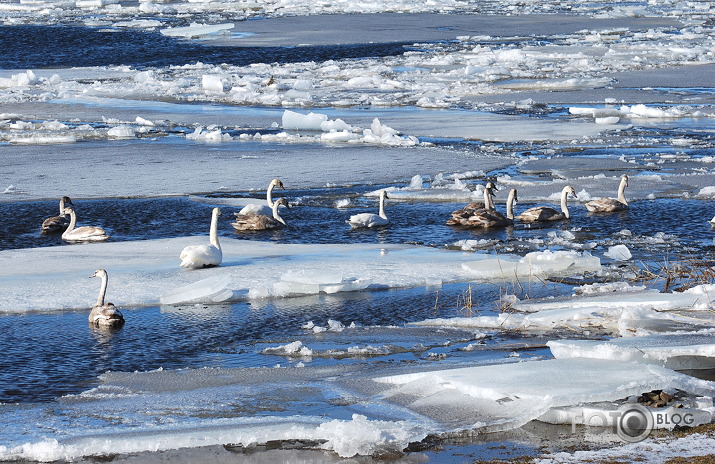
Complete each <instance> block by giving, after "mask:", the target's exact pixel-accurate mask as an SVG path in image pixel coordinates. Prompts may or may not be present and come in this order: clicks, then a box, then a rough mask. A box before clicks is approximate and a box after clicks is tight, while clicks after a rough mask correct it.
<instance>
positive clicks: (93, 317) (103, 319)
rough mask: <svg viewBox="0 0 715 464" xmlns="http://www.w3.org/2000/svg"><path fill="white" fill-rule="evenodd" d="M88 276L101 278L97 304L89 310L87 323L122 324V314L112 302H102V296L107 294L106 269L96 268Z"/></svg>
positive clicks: (109, 325) (117, 325) (111, 325)
mask: <svg viewBox="0 0 715 464" xmlns="http://www.w3.org/2000/svg"><path fill="white" fill-rule="evenodd" d="M89 277H90V278H92V277H99V278H101V279H102V286H101V287H100V289H99V296H98V297H97V304H96V305H94V306H93V307H92V310H91V311H90V312H89V323H90V324H92V325H94V326H100V327H120V326H121V325H122V324H124V316H122V313H121V312H120V311H119V310H118V309H117V308H116V306H114V304H112V303H109V302H107V303H105V302H104V296H105V295H106V294H107V271H105V270H104V269H97V270H96V271H95V272H94V274H92V275H91V276H89Z"/></svg>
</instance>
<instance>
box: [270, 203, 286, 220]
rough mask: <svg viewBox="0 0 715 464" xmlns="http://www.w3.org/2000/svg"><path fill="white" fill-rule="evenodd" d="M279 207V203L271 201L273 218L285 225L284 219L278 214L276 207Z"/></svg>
mask: <svg viewBox="0 0 715 464" xmlns="http://www.w3.org/2000/svg"><path fill="white" fill-rule="evenodd" d="M279 207H280V205H279V204H278V203H273V206H272V208H273V219H275V220H276V221H278V222H280V223H281V224H283V225H286V223H285V221H284V220H283V218H282V217H281V216H280V215H279V214H278V208H279Z"/></svg>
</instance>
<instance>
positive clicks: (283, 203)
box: [276, 198, 290, 208]
mask: <svg viewBox="0 0 715 464" xmlns="http://www.w3.org/2000/svg"><path fill="white" fill-rule="evenodd" d="M276 205H278V206H285V207H286V208H290V204H289V203H288V200H286V199H285V198H279V199H278V200H276Z"/></svg>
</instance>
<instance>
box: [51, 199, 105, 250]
mask: <svg viewBox="0 0 715 464" xmlns="http://www.w3.org/2000/svg"><path fill="white" fill-rule="evenodd" d="M64 213H65V214H69V216H70V223H69V225H68V226H67V230H65V231H64V232H63V233H62V240H66V241H68V242H101V241H104V240H107V239H108V238H109V235H107V233H106V232H105V231H104V229H102V228H101V227H95V226H82V227H78V228H76V229H75V225H76V223H77V215H76V214H75V212H74V208H73V207H71V206H65V209H64Z"/></svg>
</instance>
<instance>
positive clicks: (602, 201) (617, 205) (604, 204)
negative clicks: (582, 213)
mask: <svg viewBox="0 0 715 464" xmlns="http://www.w3.org/2000/svg"><path fill="white" fill-rule="evenodd" d="M626 187H628V176H626V175H623V176H622V177H621V183H620V184H619V185H618V198H599V199H598V200H593V201H589V202H588V203H586V204H585V206H586V209H587V210H589V211H590V212H592V213H610V212H613V211H622V210H624V209H628V208H629V206H628V202H627V201H626V196H625V193H624V192H625V191H626Z"/></svg>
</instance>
